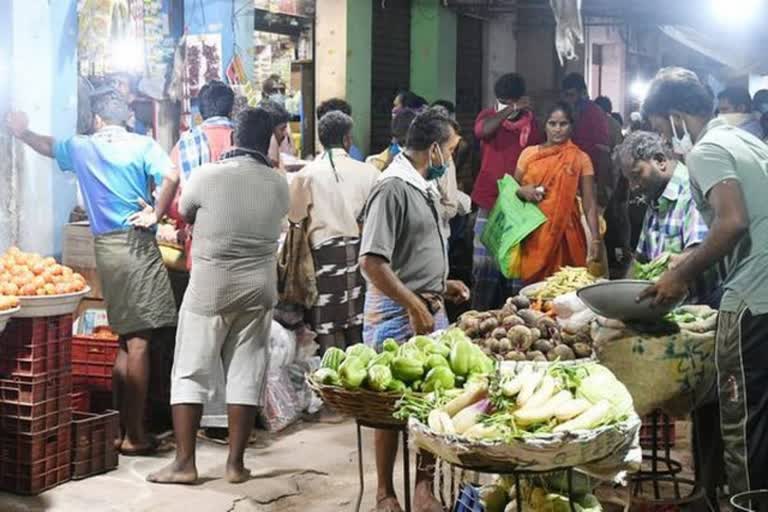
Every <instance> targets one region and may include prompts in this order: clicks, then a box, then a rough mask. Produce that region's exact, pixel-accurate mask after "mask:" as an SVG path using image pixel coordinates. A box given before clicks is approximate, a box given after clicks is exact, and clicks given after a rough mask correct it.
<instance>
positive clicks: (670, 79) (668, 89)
mask: <svg viewBox="0 0 768 512" xmlns="http://www.w3.org/2000/svg"><path fill="white" fill-rule="evenodd" d="M672 110H677V111H680V112H682V113H684V114H689V115H692V116H702V117H709V116H711V115H712V112H713V111H714V98H713V96H712V93H711V92H710V91H709V90H708V89H707V87H705V86H704V84H703V83H701V80H699V77H698V76H696V73H694V72H693V71H690V70H687V69H684V68H678V67H669V68H664V69H662V70H660V71H659V72H658V73H657V74H656V77H655V78H654V79H653V82H651V86H650V89H649V90H648V95H647V96H646V97H645V101H644V102H643V117H644V118H646V119H648V118H649V117H650V116H662V117H666V116H668V115H669V113H670V112H671V111H672Z"/></svg>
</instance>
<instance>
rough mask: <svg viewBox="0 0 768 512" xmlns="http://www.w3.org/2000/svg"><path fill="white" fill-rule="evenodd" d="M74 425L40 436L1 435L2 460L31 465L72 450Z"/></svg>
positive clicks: (67, 425) (69, 424) (0, 451)
mask: <svg viewBox="0 0 768 512" xmlns="http://www.w3.org/2000/svg"><path fill="white" fill-rule="evenodd" d="M71 432H72V425H71V423H68V424H66V425H62V426H60V427H56V428H52V429H50V430H46V431H45V432H40V433H39V434H9V433H3V434H0V460H9V461H16V462H19V463H23V464H31V463H32V462H34V461H37V460H42V459H46V458H48V457H52V456H54V455H58V454H59V453H62V452H64V451H67V450H69V449H70V444H71Z"/></svg>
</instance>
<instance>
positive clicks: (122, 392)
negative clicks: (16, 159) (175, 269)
mask: <svg viewBox="0 0 768 512" xmlns="http://www.w3.org/2000/svg"><path fill="white" fill-rule="evenodd" d="M92 108H93V113H94V119H93V126H94V131H95V133H94V134H93V135H92V136H90V137H85V136H80V135H78V136H75V137H72V138H69V139H65V140H55V139H53V138H52V137H48V136H44V135H38V134H36V133H34V132H31V131H30V130H29V129H28V126H29V121H28V119H27V116H26V115H25V114H23V113H20V112H14V113H11V114H9V115H8V119H7V122H8V127H9V129H10V131H11V133H12V134H13V135H14V136H15V137H17V138H19V139H20V140H22V141H24V142H25V143H26V144H27V145H29V146H30V147H31V148H32V149H34V150H35V151H37V152H38V153H40V154H41V155H44V156H48V157H51V158H54V159H55V160H56V162H57V163H58V165H59V167H60V168H61V170H63V171H72V172H74V173H75V174H76V175H77V178H78V182H79V184H80V190H81V192H82V195H83V198H84V199H85V206H86V210H87V212H88V219H89V221H90V227H91V232H92V233H93V235H94V238H95V241H94V247H95V251H96V267H97V270H98V275H99V279H100V281H101V286H102V291H103V293H104V298H105V300H106V303H107V316H108V319H109V325H110V328H111V329H112V330H113V331H114V332H116V333H117V334H118V335H119V336H120V351H119V352H118V355H117V359H116V361H115V365H114V369H113V381H112V385H113V389H114V392H115V395H116V400H117V404H118V407H119V409H120V421H121V424H122V426H123V428H124V437H123V439H122V441H121V442H120V450H121V452H122V453H123V454H124V455H146V454H149V453H152V452H153V451H155V449H156V446H155V444H154V443H153V441H152V440H150V438H149V437H148V436H147V433H146V431H145V429H144V410H145V404H146V399H147V386H148V384H149V366H150V363H149V350H150V348H149V343H150V340H151V339H152V338H153V337H154V336H155V334H156V332H155V331H156V330H157V329H159V328H162V327H172V326H174V325H176V305H175V303H174V299H173V293H172V291H171V285H170V282H169V280H168V272H167V271H166V269H165V266H164V265H163V260H162V257H161V256H160V251H159V250H158V247H157V242H156V241H155V234H154V226H155V224H156V223H157V219H158V218H160V217H162V216H163V214H164V213H165V212H166V210H167V209H168V206H169V205H170V204H171V201H172V200H173V197H174V195H175V193H176V187H177V186H178V182H179V177H178V171H177V170H176V169H175V168H174V166H173V163H172V162H171V160H170V158H168V155H167V154H166V153H165V152H164V151H163V150H162V148H161V147H160V145H159V144H157V142H155V141H154V140H152V139H150V138H149V137H145V136H142V135H136V134H132V133H128V132H127V131H126V129H125V123H126V121H127V120H128V118H129V116H130V111H129V109H128V105H127V103H126V101H125V99H124V98H123V96H122V95H120V94H119V93H118V92H117V91H115V90H113V89H108V90H105V91H99V92H98V93H97V94H96V95H95V96H94V98H93V103H92ZM153 188H155V189H156V190H157V194H156V195H157V201H155V200H153V197H152V190H153ZM152 204H154V207H153V206H151V205H152Z"/></svg>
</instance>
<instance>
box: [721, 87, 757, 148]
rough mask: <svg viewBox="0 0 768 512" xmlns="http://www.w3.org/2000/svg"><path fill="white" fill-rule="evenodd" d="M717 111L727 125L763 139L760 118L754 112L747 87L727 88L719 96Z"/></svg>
mask: <svg viewBox="0 0 768 512" xmlns="http://www.w3.org/2000/svg"><path fill="white" fill-rule="evenodd" d="M717 111H718V114H719V115H720V117H721V118H722V119H723V120H724V121H725V122H726V123H728V124H730V125H731V126H736V127H738V128H741V129H742V130H745V131H748V132H749V133H751V134H752V135H754V136H755V137H757V138H758V139H761V140H762V139H763V127H762V126H761V124H760V117H758V116H756V115H755V114H754V113H753V112H752V98H751V97H750V96H749V91H748V90H747V88H746V87H726V88H725V89H723V90H722V91H720V94H718V95H717Z"/></svg>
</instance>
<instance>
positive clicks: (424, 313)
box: [408, 301, 435, 334]
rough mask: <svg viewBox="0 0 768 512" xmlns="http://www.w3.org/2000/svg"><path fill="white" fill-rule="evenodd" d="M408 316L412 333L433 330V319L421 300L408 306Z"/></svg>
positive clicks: (426, 332)
mask: <svg viewBox="0 0 768 512" xmlns="http://www.w3.org/2000/svg"><path fill="white" fill-rule="evenodd" d="M408 318H409V319H410V321H411V327H412V328H413V333H414V334H431V333H432V332H434V330H435V319H434V317H433V316H432V313H430V312H429V309H427V306H426V304H424V303H423V302H421V301H419V302H417V303H416V304H414V305H413V306H411V307H409V308H408Z"/></svg>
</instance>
